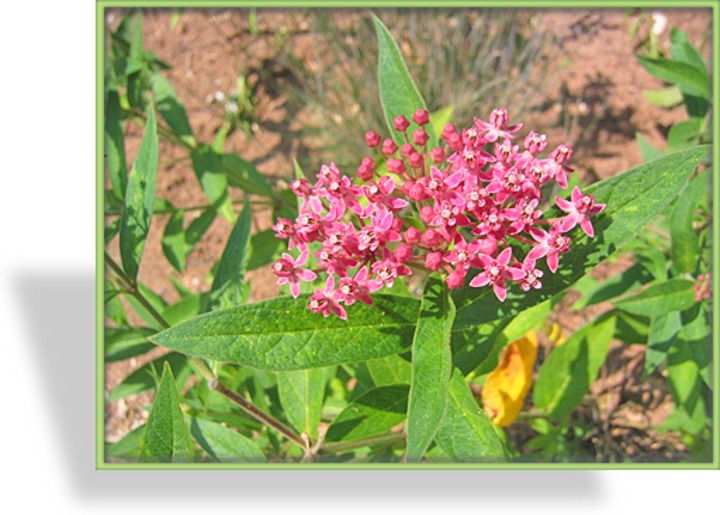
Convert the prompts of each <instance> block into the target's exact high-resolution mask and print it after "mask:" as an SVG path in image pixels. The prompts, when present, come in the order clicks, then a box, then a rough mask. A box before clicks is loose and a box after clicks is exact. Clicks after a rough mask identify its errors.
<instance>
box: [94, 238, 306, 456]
mask: <svg viewBox="0 0 720 515" xmlns="http://www.w3.org/2000/svg"><path fill="white" fill-rule="evenodd" d="M105 262H106V263H107V264H108V266H109V267H110V269H111V270H112V271H113V272H114V273H115V275H116V276H117V277H118V279H119V280H120V282H121V286H122V287H123V288H124V289H125V291H126V292H127V293H129V294H131V295H132V296H133V297H135V298H136V299H137V300H138V302H140V304H142V306H143V307H144V308H145V309H147V310H148V313H150V314H151V315H152V316H153V318H155V320H157V321H158V323H159V324H160V325H161V326H162V327H163V329H167V328H169V327H170V324H168V323H167V320H165V318H164V317H163V316H162V315H161V314H160V313H158V312H157V310H156V309H155V308H153V307H152V305H151V304H150V302H148V300H147V299H146V298H145V296H144V295H143V294H142V293H141V292H140V290H138V288H137V283H136V282H135V281H133V280H132V279H130V278H129V277H128V276H127V274H125V272H123V270H122V268H120V266H119V265H118V264H117V263H116V262H115V260H114V259H113V258H112V256H110V254H108V253H107V252H105ZM188 358H189V359H190V361H191V362H192V363H193V364H194V365H195V367H196V368H197V369H198V371H199V372H200V374H202V376H203V377H204V378H205V380H206V381H207V382H208V387H209V388H210V389H211V390H216V391H218V392H219V393H221V394H222V395H224V396H225V397H226V398H227V399H229V400H231V401H232V402H234V403H235V404H237V405H238V406H240V407H241V408H242V409H243V410H244V411H245V412H246V413H247V414H249V415H250V416H252V417H253V418H255V419H256V420H258V421H260V422H261V423H263V424H265V425H266V426H268V427H270V428H272V429H275V430H276V431H277V432H278V433H280V434H282V435H283V436H284V437H285V438H287V439H288V440H290V441H292V442H294V443H296V444H298V445H299V446H300V447H302V448H303V449H304V450H305V451H306V453H307V452H308V449H309V442H307V441H306V440H304V439H303V438H302V437H301V436H300V435H298V434H297V433H295V432H294V431H293V430H292V429H290V428H289V427H287V426H286V425H284V424H283V423H282V422H280V421H278V420H276V419H275V418H274V417H272V416H271V415H269V414H267V413H265V412H264V411H262V410H261V409H260V408H258V407H257V406H255V405H254V404H253V403H252V402H250V401H249V400H247V399H245V398H244V397H243V396H241V395H239V394H237V393H235V392H233V391H232V390H230V389H228V388H227V387H226V386H225V385H224V384H222V383H221V382H219V381H218V379H217V377H215V375H214V374H213V373H212V371H211V370H210V369H209V368H208V367H207V365H206V364H205V363H204V362H203V361H202V360H200V359H198V358H195V357H193V356H188Z"/></svg>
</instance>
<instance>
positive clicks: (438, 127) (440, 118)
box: [430, 106, 454, 134]
mask: <svg viewBox="0 0 720 515" xmlns="http://www.w3.org/2000/svg"><path fill="white" fill-rule="evenodd" d="M453 112H454V109H453V106H447V107H443V108H442V109H438V110H437V111H435V112H433V113H430V123H431V124H432V126H433V129H434V130H435V134H441V133H442V131H443V129H444V128H445V126H446V125H447V124H448V123H450V122H451V121H452V115H453Z"/></svg>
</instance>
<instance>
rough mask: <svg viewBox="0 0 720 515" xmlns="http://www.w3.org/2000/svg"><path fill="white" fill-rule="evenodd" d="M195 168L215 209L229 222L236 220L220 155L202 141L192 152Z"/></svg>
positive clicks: (201, 184)
mask: <svg viewBox="0 0 720 515" xmlns="http://www.w3.org/2000/svg"><path fill="white" fill-rule="evenodd" d="M191 158H192V165H193V170H195V175H196V176H197V178H198V181H200V186H201V187H202V190H203V192H204V193H205V195H206V196H207V198H208V199H209V200H210V202H212V205H213V206H214V207H215V210H216V211H217V212H218V213H220V214H221V215H222V216H223V217H224V218H225V219H227V220H228V221H229V222H233V221H234V220H235V213H234V212H233V207H232V201H231V200H230V197H229V196H228V192H227V187H228V179H227V176H226V175H225V173H224V172H223V170H222V166H221V161H220V156H219V155H218V154H216V153H215V152H214V151H213V149H212V148H211V147H210V146H209V145H206V144H205V143H202V144H200V145H198V146H197V148H196V149H195V150H193V151H192V154H191Z"/></svg>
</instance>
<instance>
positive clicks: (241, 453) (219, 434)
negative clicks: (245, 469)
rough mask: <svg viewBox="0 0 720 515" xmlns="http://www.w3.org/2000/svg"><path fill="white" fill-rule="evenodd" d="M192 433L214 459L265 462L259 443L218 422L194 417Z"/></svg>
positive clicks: (191, 425) (191, 424)
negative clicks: (256, 443)
mask: <svg viewBox="0 0 720 515" xmlns="http://www.w3.org/2000/svg"><path fill="white" fill-rule="evenodd" d="M190 433H191V434H192V436H193V437H194V438H195V441H197V443H199V444H200V447H202V448H203V450H204V451H205V452H207V453H208V454H209V455H210V457H211V458H212V459H214V460H215V461H220V462H224V463H226V462H241V463H265V461H267V460H266V458H265V455H264V454H263V453H262V451H261V450H260V449H258V447H257V445H255V444H254V443H253V442H252V440H250V439H249V438H247V437H246V436H243V435H241V434H240V433H238V432H237V431H233V430H232V429H230V428H227V427H225V426H223V425H221V424H218V423H217V422H211V421H209V420H203V419H199V418H194V419H192V422H191V423H190Z"/></svg>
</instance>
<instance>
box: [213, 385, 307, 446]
mask: <svg viewBox="0 0 720 515" xmlns="http://www.w3.org/2000/svg"><path fill="white" fill-rule="evenodd" d="M208 386H209V387H210V389H212V390H215V391H217V392H219V393H221V394H222V395H224V396H225V397H226V398H227V399H229V400H231V401H232V402H234V403H235V404H237V405H238V406H240V408H242V409H243V411H245V412H246V413H247V414H249V415H251V416H252V417H253V418H255V419H256V420H259V421H260V422H262V423H263V424H265V425H266V426H268V427H271V428H273V429H274V430H275V431H277V432H278V433H280V434H281V435H283V436H284V437H285V438H287V439H288V440H290V441H292V442H294V443H296V444H297V445H299V446H300V447H302V448H303V449H307V448H308V442H306V441H305V440H303V438H302V437H301V436H300V435H299V434H297V433H296V432H295V431H293V430H292V429H290V428H289V427H287V426H286V425H285V424H283V423H282V422H280V421H279V420H277V419H275V418H274V417H273V416H272V415H268V414H267V413H265V412H264V411H262V410H261V409H260V408H258V407H257V406H255V405H254V404H253V403H251V402H250V401H248V400H247V399H246V398H244V397H243V396H241V395H239V394H237V393H235V392H233V391H232V390H230V389H228V388H227V387H226V386H225V385H224V384H222V383H221V382H219V381H218V380H217V379H213V380H212V381H208Z"/></svg>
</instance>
